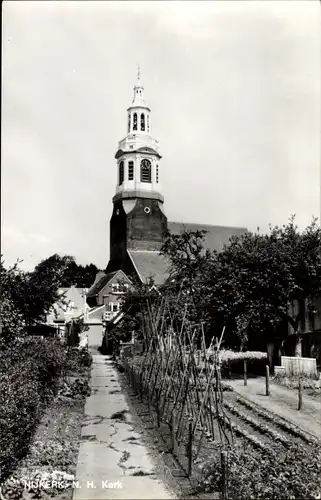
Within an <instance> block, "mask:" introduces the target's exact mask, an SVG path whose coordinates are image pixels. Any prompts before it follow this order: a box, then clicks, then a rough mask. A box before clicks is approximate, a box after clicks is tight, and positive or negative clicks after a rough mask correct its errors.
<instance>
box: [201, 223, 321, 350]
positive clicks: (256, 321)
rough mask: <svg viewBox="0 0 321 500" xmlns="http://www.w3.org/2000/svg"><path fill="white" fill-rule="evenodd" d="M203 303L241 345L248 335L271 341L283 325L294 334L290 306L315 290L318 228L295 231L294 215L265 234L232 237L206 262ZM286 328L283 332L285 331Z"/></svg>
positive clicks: (320, 267)
mask: <svg viewBox="0 0 321 500" xmlns="http://www.w3.org/2000/svg"><path fill="white" fill-rule="evenodd" d="M212 262H213V265H212V266H211V269H210V273H209V275H208V279H206V286H207V297H208V299H209V300H208V304H207V307H208V309H209V310H210V311H211V313H210V315H211V318H212V319H213V320H214V322H215V321H216V322H221V323H225V324H231V325H233V328H234V330H235V331H236V332H237V334H238V335H239V337H240V338H241V341H242V343H243V344H246V342H247V340H248V336H249V335H250V334H252V335H257V336H260V337H261V339H262V338H263V339H264V341H265V342H273V340H274V338H275V336H276V334H277V333H278V334H280V331H281V333H282V330H280V328H281V326H282V325H284V324H285V325H286V324H287V323H289V324H290V325H291V326H292V327H293V329H294V331H295V332H296V333H297V336H299V333H300V331H299V327H300V319H301V316H300V313H299V314H297V315H296V317H293V316H292V315H291V314H290V305H291V303H292V302H293V301H302V300H304V299H307V298H309V297H313V296H316V295H318V294H320V293H321V229H320V227H319V226H318V225H317V222H316V220H313V221H312V223H311V224H310V225H309V226H308V227H307V228H306V229H305V230H304V231H303V232H299V230H298V227H297V226H296V225H295V222H294V217H293V218H291V219H290V221H289V223H288V224H286V225H283V226H282V227H274V228H272V227H270V231H269V233H268V234H259V233H251V232H249V233H246V234H244V235H242V236H240V237H234V238H232V240H231V242H230V245H228V246H226V247H225V249H224V250H223V252H221V253H220V254H216V256H215V259H214V260H213V261H212ZM287 331H288V330H287V327H286V328H284V329H283V334H284V335H285V336H286V335H287Z"/></svg>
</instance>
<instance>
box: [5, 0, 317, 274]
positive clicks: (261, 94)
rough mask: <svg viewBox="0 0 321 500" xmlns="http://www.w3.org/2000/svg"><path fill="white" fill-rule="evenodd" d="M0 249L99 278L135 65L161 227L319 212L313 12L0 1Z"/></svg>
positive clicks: (244, 5)
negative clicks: (158, 185) (149, 133)
mask: <svg viewBox="0 0 321 500" xmlns="http://www.w3.org/2000/svg"><path fill="white" fill-rule="evenodd" d="M2 5H3V11H2V12H3V17H2V23H3V38H2V152H1V153H2V158H1V159H2V193H1V194H2V198H1V199H2V245H1V247H2V250H1V253H3V254H4V258H5V261H6V262H7V263H8V264H9V263H10V264H11V263H12V262H13V261H15V260H16V258H18V257H19V258H21V259H24V263H23V264H22V267H25V268H32V267H33V266H34V265H35V264H37V263H38V262H39V261H40V259H43V258H46V257H48V256H50V255H52V254H53V253H56V252H57V253H60V254H71V255H74V256H75V257H76V259H77V262H79V263H82V264H86V263H90V262H93V263H95V264H96V265H97V266H99V267H102V268H105V267H106V265H107V263H108V259H109V219H110V216H111V213H112V196H113V195H114V193H115V186H116V162H115V160H114V154H115V152H116V151H117V146H118V141H119V140H120V139H122V138H123V137H124V136H125V134H126V126H127V119H126V109H127V107H128V106H129V105H130V104H131V101H132V92H133V90H132V87H133V84H134V81H135V78H136V65H137V63H138V62H139V63H140V66H141V78H142V80H143V82H144V85H145V95H146V99H147V102H148V104H149V105H150V107H151V108H152V116H153V134H154V136H155V138H156V139H158V140H159V141H160V145H161V153H162V155H163V159H162V161H161V165H160V168H161V172H160V173H161V176H162V177H161V182H162V186H163V195H164V197H165V205H164V206H165V210H166V214H167V217H168V219H169V220H177V221H184V222H198V223H206V224H217V225H241V226H246V227H248V228H249V229H252V230H255V229H256V227H257V226H260V229H261V230H263V231H264V230H266V229H267V227H268V224H269V223H272V224H283V223H286V222H287V219H288V217H289V216H290V215H291V214H294V213H295V214H297V222H298V223H299V225H300V226H301V227H303V226H304V225H306V224H308V223H309V222H310V221H311V218H312V215H313V214H314V215H316V216H319V213H320V133H321V127H320V116H321V114H320V89H321V81H320V32H321V28H320V26H321V14H320V3H319V1H318V0H316V1H306V0H303V1H300V0H297V1H292V2H291V1H288V0H285V1H278V0H274V1H273V2H269V1H259V0H256V1H252V0H250V1H239V0H237V1H211V2H210V1H208V2H205V1H203V2H202V1H199V0H198V1H197V2H193V1H190V2H185V1H184V2H183V1H179V2H175V1H173V2H156V1H153V2H143V1H141V2H111V1H106V2H103V1H100V2H95V1H90V2H89V1H74V2H71V1H70V2H64V1H59V2H57V1H56V2H53V1H52V2H45V1H35V2H29V1H22V2H18V1H14V2H12V1H7V2H4V3H3V4H2Z"/></svg>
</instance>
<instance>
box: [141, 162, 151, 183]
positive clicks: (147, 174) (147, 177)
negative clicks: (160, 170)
mask: <svg viewBox="0 0 321 500" xmlns="http://www.w3.org/2000/svg"><path fill="white" fill-rule="evenodd" d="M151 172H152V164H151V162H150V161H149V160H147V159H146V158H144V160H142V161H141V163H140V180H141V182H151V181H152V176H151Z"/></svg>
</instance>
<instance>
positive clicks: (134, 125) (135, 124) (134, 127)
mask: <svg viewBox="0 0 321 500" xmlns="http://www.w3.org/2000/svg"><path fill="white" fill-rule="evenodd" d="M133 118H134V123H133V130H137V113H134V116H133Z"/></svg>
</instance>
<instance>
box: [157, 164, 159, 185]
mask: <svg viewBox="0 0 321 500" xmlns="http://www.w3.org/2000/svg"><path fill="white" fill-rule="evenodd" d="M158 181H159V172H158V165H156V182H157V184H158Z"/></svg>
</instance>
